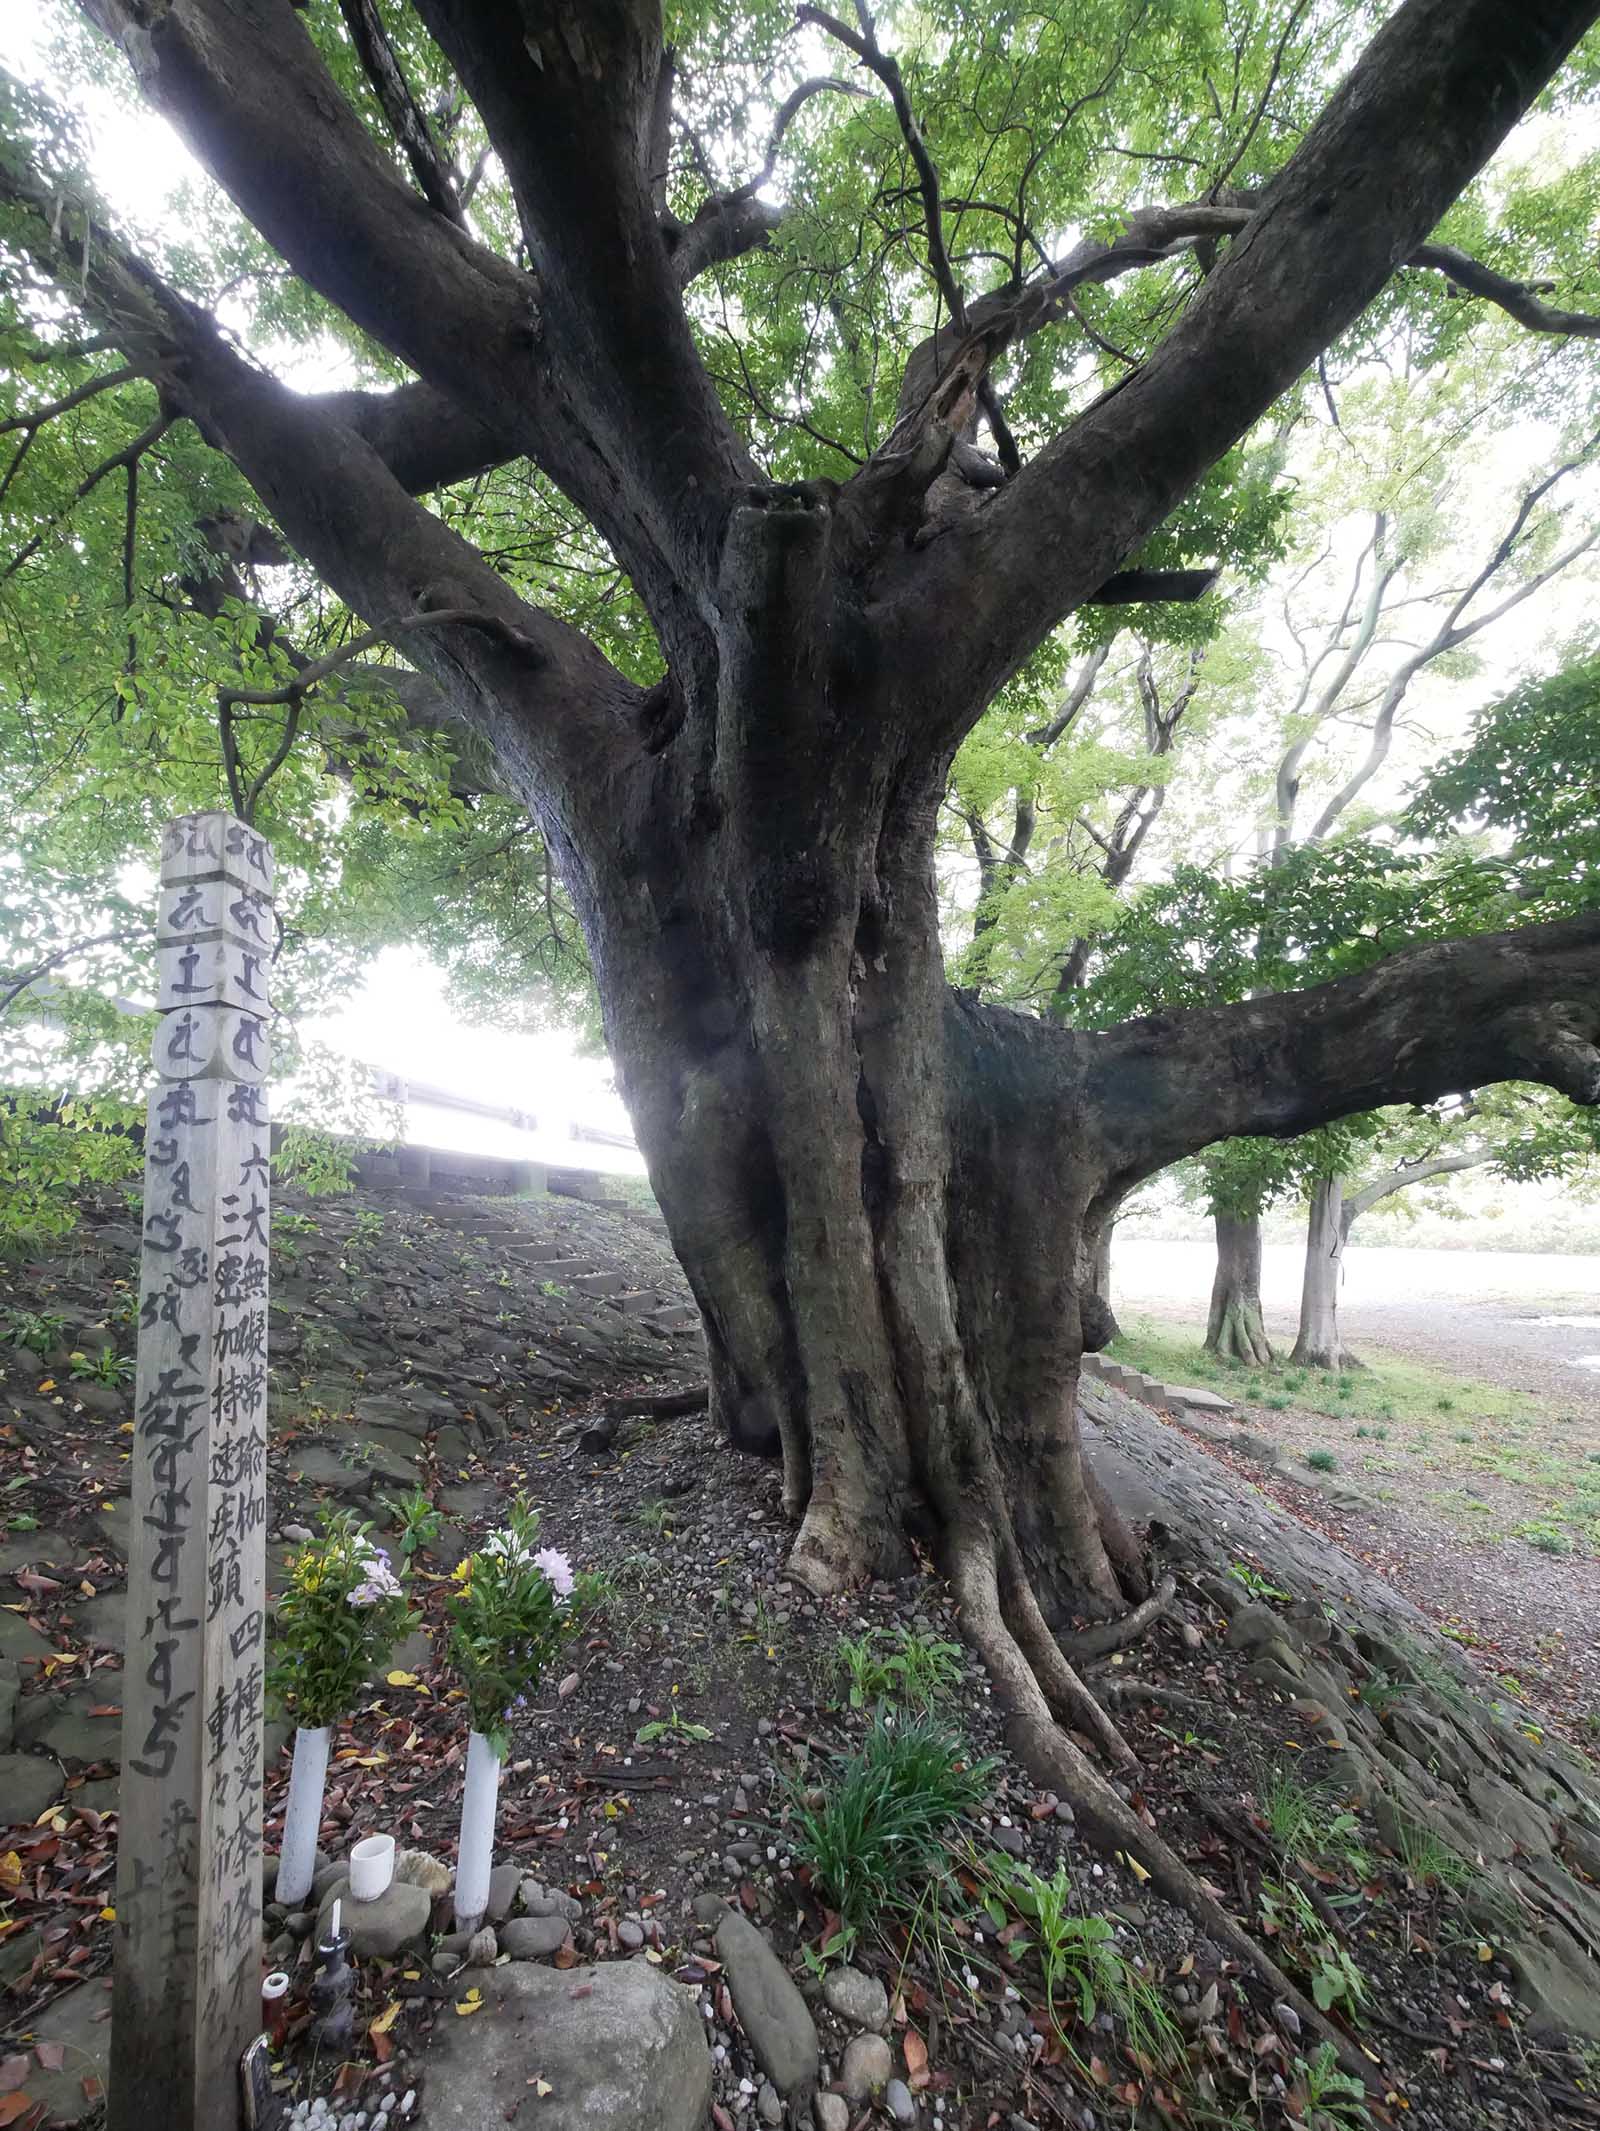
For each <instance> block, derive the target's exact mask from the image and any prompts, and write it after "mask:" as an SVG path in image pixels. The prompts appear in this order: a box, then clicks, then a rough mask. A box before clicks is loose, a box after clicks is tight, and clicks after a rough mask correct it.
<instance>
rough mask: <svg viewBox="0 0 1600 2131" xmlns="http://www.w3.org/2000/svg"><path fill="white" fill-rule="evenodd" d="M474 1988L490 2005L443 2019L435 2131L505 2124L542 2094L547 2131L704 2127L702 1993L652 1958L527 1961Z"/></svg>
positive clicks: (695, 2130)
mask: <svg viewBox="0 0 1600 2131" xmlns="http://www.w3.org/2000/svg"><path fill="white" fill-rule="evenodd" d="M463 1987H464V1988H465V1987H468V1986H467V1984H466V1982H465V1979H463ZM471 1987H474V1988H476V1989H478V1990H479V1991H481V1992H482V1994H483V2010H482V2011H481V2012H479V2013H478V2014H477V2015H476V2016H475V2017H474V2018H472V2019H469V2020H451V2021H448V2022H441V2023H440V2025H439V2027H438V2028H436V2029H435V2031H434V2039H433V2046H432V2048H431V2049H430V2050H429V2052H428V2122H429V2124H430V2126H432V2131H483V2127H484V2126H485V2125H488V2124H501V2123H505V2122H506V2121H507V2120H508V2118H509V2117H510V2116H511V2115H512V2114H513V2113H514V2112H515V2111H516V2109H517V2105H518V2103H520V2102H524V2101H527V2100H529V2099H530V2097H531V2096H532V2095H533V2094H535V2093H536V2092H537V2093H538V2094H539V2100H538V2124H539V2131H702V2127H703V2126H704V2124H705V2121H706V2118H707V2115H708V2113H709V2111H710V2107H711V2052H710V2050H709V2049H708V2048H707V2047H706V2039H705V2033H704V2029H703V2023H702V2021H701V2018H700V2013H699V2010H698V2007H697V2005H696V2002H695V1996H694V1993H693V1991H690V1990H686V1989H684V1988H683V1986H682V1985H681V1984H677V1983H669V1982H668V1981H667V1980H666V1978H665V1977H664V1976H662V1975H659V1974H658V1973H657V1971H656V1970H655V1969H653V1968H651V1967H650V1966H649V1965H648V1964H647V1963H646V1962H644V1961H610V1962H607V1963H606V1964H605V1965H604V1966H602V1967H599V1968H565V1969H559V1968H533V1967H529V1966H528V1965H527V1963H525V1962H521V1961H515V1962H512V1963H510V1964H509V1965H507V1966H505V1967H501V1968H491V1969H485V1970H476V1969H475V1970H474V1971H473V1972H472V1976H471ZM535 2081H537V2082H540V2085H541V2086H542V2087H544V2088H548V2090H549V2091H548V2092H541V2091H540V2088H539V2087H536V2086H535V2085H534V2082H535Z"/></svg>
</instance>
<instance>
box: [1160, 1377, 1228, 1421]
mask: <svg viewBox="0 0 1600 2131" xmlns="http://www.w3.org/2000/svg"><path fill="white" fill-rule="evenodd" d="M1161 1388H1162V1390H1163V1392H1164V1393H1165V1394H1166V1402H1167V1406H1168V1409H1169V1410H1170V1411H1171V1412H1173V1413H1209V1414H1218V1415H1221V1414H1228V1413H1233V1412H1234V1411H1236V1408H1235V1406H1234V1403H1233V1400H1232V1399H1231V1398H1224V1397H1223V1395H1222V1393H1221V1392H1220V1391H1202V1390H1201V1389H1200V1387H1199V1386H1198V1385H1197V1384H1163V1385H1162V1387H1161Z"/></svg>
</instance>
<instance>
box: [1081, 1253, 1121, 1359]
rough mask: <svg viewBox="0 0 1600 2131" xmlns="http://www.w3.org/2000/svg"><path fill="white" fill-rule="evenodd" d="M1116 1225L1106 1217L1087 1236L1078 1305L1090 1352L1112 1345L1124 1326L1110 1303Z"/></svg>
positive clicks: (1084, 1335) (1086, 1346) (1086, 1348)
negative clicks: (1112, 1245) (1113, 1241)
mask: <svg viewBox="0 0 1600 2131" xmlns="http://www.w3.org/2000/svg"><path fill="white" fill-rule="evenodd" d="M1116 1226H1117V1224H1116V1221H1115V1220H1114V1219H1107V1220H1104V1221H1102V1222H1101V1223H1100V1226H1099V1228H1098V1229H1096V1228H1094V1227H1093V1226H1091V1227H1090V1228H1089V1230H1088V1231H1087V1232H1086V1234H1085V1237H1084V1246H1083V1274H1082V1281H1081V1285H1082V1296H1081V1300H1080V1305H1079V1308H1080V1314H1081V1316H1082V1319H1083V1344H1084V1348H1085V1351H1086V1352H1088V1353H1091V1354H1098V1353H1099V1352H1100V1350H1101V1348H1102V1347H1109V1346H1110V1344H1111V1342H1112V1341H1113V1340H1114V1339H1115V1338H1116V1336H1117V1334H1118V1332H1119V1331H1120V1330H1121V1329H1122V1328H1121V1326H1120V1325H1119V1324H1118V1323H1117V1313H1116V1311H1115V1310H1114V1309H1113V1308H1112V1305H1111V1241H1112V1237H1113V1236H1114V1235H1115V1233H1116Z"/></svg>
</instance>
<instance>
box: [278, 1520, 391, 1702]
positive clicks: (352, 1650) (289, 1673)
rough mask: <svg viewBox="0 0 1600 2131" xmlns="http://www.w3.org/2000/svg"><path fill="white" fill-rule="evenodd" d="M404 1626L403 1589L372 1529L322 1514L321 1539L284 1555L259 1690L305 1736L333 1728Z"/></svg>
mask: <svg viewBox="0 0 1600 2131" xmlns="http://www.w3.org/2000/svg"><path fill="white" fill-rule="evenodd" d="M411 1621H412V1615H411V1610H410V1608H409V1607H408V1605H407V1604H406V1593H405V1585H404V1583H403V1582H402V1581H401V1579H400V1577H398V1576H397V1575H396V1574H395V1572H394V1570H393V1569H392V1568H391V1567H390V1566H389V1557H388V1555H387V1554H386V1553H385V1552H384V1550H383V1548H382V1547H380V1546H378V1545H377V1544H376V1543H375V1541H374V1539H373V1537H372V1527H371V1526H370V1525H369V1524H363V1523H362V1522H361V1521H360V1520H359V1519H358V1518H357V1517H356V1516H355V1515H354V1514H353V1513H352V1512H351V1511H349V1510H338V1511H335V1512H333V1513H332V1514H329V1515H325V1516H324V1519H323V1531H322V1536H321V1538H319V1539H313V1540H310V1541H308V1542H307V1544H306V1545H305V1546H303V1547H301V1548H300V1550H299V1552H298V1553H295V1554H292V1555H291V1556H290V1557H289V1564H288V1581H287V1583H286V1585H285V1587H284V1591H283V1595H282V1596H281V1597H280V1598H279V1600H278V1604H277V1610H276V1613H275V1615H274V1620H273V1628H274V1635H273V1650H272V1657H271V1660H270V1662H269V1664H268V1666H267V1692H268V1693H269V1694H270V1695H271V1696H272V1698H273V1700H274V1702H275V1703H276V1704H277V1706H278V1707H279V1708H281V1709H282V1710H284V1711H285V1712H286V1713H288V1714H289V1715H291V1716H293V1718H294V1721H295V1723H296V1724H297V1725H300V1726H302V1727H303V1728H305V1729H307V1730H316V1729H319V1728H320V1727H321V1726H323V1725H325V1724H333V1723H336V1722H337V1721H338V1719H339V1718H340V1717H342V1716H344V1715H345V1714H346V1712H347V1711H349V1710H350V1709H352V1708H353V1707H354V1706H355V1703H356V1701H357V1699H358V1698H359V1696H360V1694H361V1691H362V1689H363V1688H364V1687H365V1685H366V1683H367V1681H368V1679H369V1678H370V1677H371V1674H372V1672H373V1671H374V1669H375V1668H376V1667H377V1665H378V1664H379V1663H381V1661H382V1660H383V1659H384V1658H385V1657H386V1656H387V1655H388V1653H389V1652H390V1651H391V1650H392V1649H393V1648H394V1646H395V1644H396V1643H397V1642H398V1641H399V1640H400V1638H401V1636H402V1635H404V1634H405V1632H406V1630H407V1628H408V1627H410V1625H411Z"/></svg>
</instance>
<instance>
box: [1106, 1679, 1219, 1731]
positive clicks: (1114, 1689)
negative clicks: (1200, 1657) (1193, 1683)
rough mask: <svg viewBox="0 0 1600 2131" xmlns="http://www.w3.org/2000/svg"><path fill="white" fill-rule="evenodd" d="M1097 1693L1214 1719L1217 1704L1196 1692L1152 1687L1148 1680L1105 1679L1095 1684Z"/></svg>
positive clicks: (1123, 1700)
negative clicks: (1189, 1711) (1181, 1692)
mask: <svg viewBox="0 0 1600 2131" xmlns="http://www.w3.org/2000/svg"><path fill="white" fill-rule="evenodd" d="M1095 1692H1096V1693H1097V1694H1100V1695H1103V1696H1104V1697H1105V1699H1106V1700H1107V1701H1108V1702H1141V1703H1151V1704H1158V1705H1159V1706H1160V1707H1161V1708H1163V1709H1187V1710H1192V1711H1193V1712H1194V1714H1195V1715H1196V1716H1199V1717H1209V1718H1210V1719H1211V1720H1212V1721H1213V1723H1214V1722H1215V1721H1216V1715H1217V1704H1216V1703H1215V1702H1204V1701H1202V1700H1201V1699H1200V1697H1199V1695H1197V1694H1174V1693H1173V1692H1172V1691H1171V1689H1170V1688H1166V1687H1154V1686H1152V1685H1151V1683H1150V1682H1149V1681H1148V1680H1117V1679H1113V1680H1107V1681H1106V1682H1105V1683H1104V1685H1102V1686H1097V1687H1096V1689H1095Z"/></svg>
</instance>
